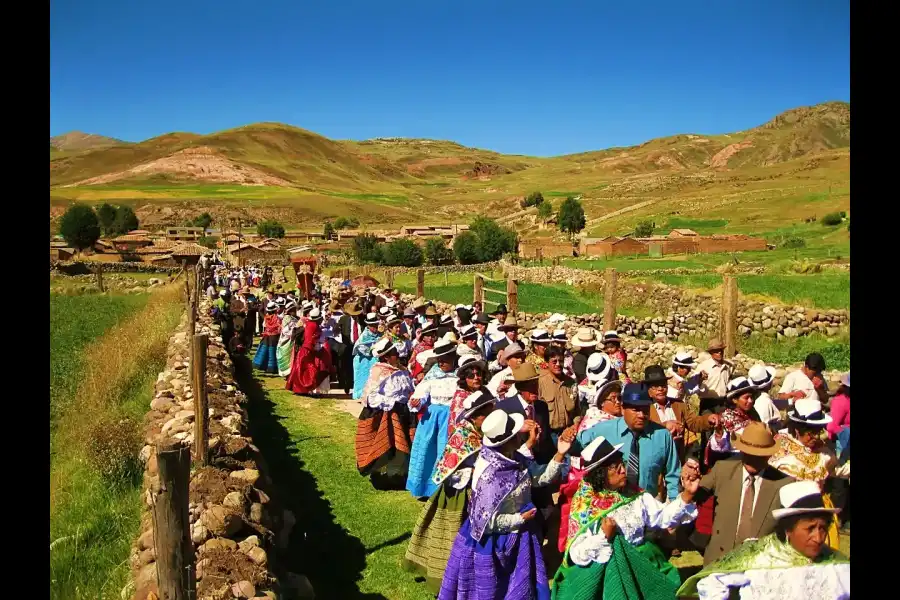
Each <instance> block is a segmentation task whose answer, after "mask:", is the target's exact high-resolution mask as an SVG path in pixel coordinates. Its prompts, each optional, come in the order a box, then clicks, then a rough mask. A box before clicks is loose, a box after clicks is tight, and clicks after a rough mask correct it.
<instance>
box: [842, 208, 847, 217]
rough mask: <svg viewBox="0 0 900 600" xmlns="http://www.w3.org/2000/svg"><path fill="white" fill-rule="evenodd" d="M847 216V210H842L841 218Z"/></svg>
mask: <svg viewBox="0 0 900 600" xmlns="http://www.w3.org/2000/svg"><path fill="white" fill-rule="evenodd" d="M846 216H847V211H846V210H842V211H841V218H842V219H843V218H844V217H846Z"/></svg>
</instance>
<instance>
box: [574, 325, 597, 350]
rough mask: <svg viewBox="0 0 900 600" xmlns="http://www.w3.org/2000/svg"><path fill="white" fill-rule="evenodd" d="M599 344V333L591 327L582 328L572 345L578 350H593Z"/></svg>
mask: <svg viewBox="0 0 900 600" xmlns="http://www.w3.org/2000/svg"><path fill="white" fill-rule="evenodd" d="M599 343H600V334H599V332H598V331H597V330H596V329H591V328H589V327H582V328H581V329H579V330H578V332H577V333H576V334H575V337H573V338H572V345H573V346H574V347H576V348H593V347H595V346H596V345H597V344H599Z"/></svg>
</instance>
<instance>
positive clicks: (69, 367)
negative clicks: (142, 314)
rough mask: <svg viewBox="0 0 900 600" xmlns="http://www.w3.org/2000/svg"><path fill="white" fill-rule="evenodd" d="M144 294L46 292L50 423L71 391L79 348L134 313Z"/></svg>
mask: <svg viewBox="0 0 900 600" xmlns="http://www.w3.org/2000/svg"><path fill="white" fill-rule="evenodd" d="M147 298H148V296H147V295H144V294H138V295H133V296H59V295H56V294H50V422H51V424H53V423H54V422H55V421H56V417H58V415H59V414H60V413H61V412H62V411H64V410H65V407H66V404H67V400H68V399H71V397H72V396H73V395H74V394H75V390H76V388H77V387H78V383H79V374H80V373H81V371H82V367H83V362H82V361H83V356H82V354H81V350H82V349H83V348H84V347H85V346H86V345H87V344H89V343H90V342H91V341H92V340H94V339H96V338H99V337H100V336H102V335H103V334H104V333H105V332H106V331H107V330H108V329H109V328H110V327H112V326H113V325H115V324H116V323H118V322H119V321H121V320H122V319H124V318H126V317H127V316H129V315H131V314H133V313H135V312H137V311H138V310H140V309H141V308H143V307H144V305H145V304H146V303H147Z"/></svg>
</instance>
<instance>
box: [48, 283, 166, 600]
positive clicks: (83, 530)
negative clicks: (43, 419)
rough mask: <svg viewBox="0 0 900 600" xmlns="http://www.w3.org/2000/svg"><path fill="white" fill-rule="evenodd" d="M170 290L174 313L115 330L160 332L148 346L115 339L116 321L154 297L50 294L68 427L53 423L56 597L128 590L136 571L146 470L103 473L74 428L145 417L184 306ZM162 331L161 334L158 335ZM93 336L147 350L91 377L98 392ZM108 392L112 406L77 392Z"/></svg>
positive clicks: (55, 416)
mask: <svg viewBox="0 0 900 600" xmlns="http://www.w3.org/2000/svg"><path fill="white" fill-rule="evenodd" d="M170 296H171V297H172V298H173V299H174V300H175V301H174V302H169V303H168V304H165V305H163V306H164V308H163V309H162V310H164V311H165V312H154V313H152V316H153V318H154V321H153V323H147V325H146V327H141V326H140V325H138V326H137V327H140V328H141V331H131V332H129V331H124V332H123V331H122V329H121V328H119V329H117V330H116V331H117V332H118V335H116V336H115V340H122V339H123V337H122V336H125V337H124V339H128V337H129V336H140V337H142V338H144V340H151V339H152V340H155V342H154V345H153V346H152V347H151V348H150V349H149V350H148V349H147V348H144V347H139V346H138V344H137V343H135V344H123V343H115V342H113V343H110V340H112V339H113V338H111V337H109V335H110V329H111V328H112V327H113V326H114V325H116V324H117V323H120V322H122V321H123V320H126V319H128V318H130V317H132V316H133V315H135V314H137V313H138V312H139V311H141V310H142V309H144V308H145V306H146V305H147V302H148V300H149V299H150V296H149V295H145V294H141V295H135V296H95V295H90V296H74V297H72V296H56V295H54V294H51V295H50V305H51V310H50V316H51V326H50V345H51V358H50V372H51V383H50V390H51V419H52V420H51V424H58V425H59V426H58V427H51V437H50V484H51V485H50V487H51V494H50V499H51V507H50V540H51V543H52V544H53V547H52V549H51V550H50V575H51V577H50V597H51V598H60V599H69V598H76V599H85V600H88V599H98V598H99V599H107V598H108V599H113V598H119V597H120V591H121V590H122V589H123V587H124V586H125V585H126V583H127V582H128V580H129V578H130V575H131V572H130V566H129V561H128V558H129V553H130V549H131V543H132V541H133V540H134V539H135V537H136V536H137V534H138V533H139V527H140V515H141V481H140V477H139V476H136V477H135V478H134V479H132V480H124V481H121V480H120V481H114V482H113V481H109V480H107V479H104V478H103V477H101V476H100V475H99V474H98V473H97V472H96V471H95V470H94V469H93V468H92V466H91V465H90V463H89V462H87V461H86V460H85V457H86V453H87V442H88V440H87V438H86V436H83V435H76V434H73V433H72V432H73V430H77V431H83V429H81V426H82V425H83V424H84V423H85V422H91V421H97V420H98V419H102V420H104V421H103V422H106V421H105V419H110V421H109V422H112V423H114V422H116V421H117V420H118V419H121V418H123V417H131V418H133V419H136V420H138V422H140V419H141V418H142V417H143V414H144V413H145V412H146V410H147V406H148V404H149V402H150V399H151V398H152V397H153V389H154V383H155V381H156V376H157V373H158V372H159V371H160V370H162V368H163V367H164V366H165V357H166V353H165V340H166V339H167V338H168V335H167V333H166V332H170V331H171V330H172V329H173V328H174V327H175V324H176V323H177V320H178V317H179V315H180V313H181V309H182V306H181V303H180V302H178V297H179V295H178V294H177V293H174V294H172V293H170ZM148 308H149V307H148ZM153 332H156V334H157V335H156V336H155V337H151V335H152V333H153ZM93 344H100V347H105V346H110V347H115V348H121V351H122V352H123V353H126V354H127V353H128V352H129V348H131V350H130V351H131V352H133V353H135V354H139V355H140V356H139V359H138V360H136V361H134V364H135V365H136V368H134V369H132V370H128V371H125V372H120V371H117V370H116V368H114V367H111V370H110V372H108V373H107V372H105V371H101V374H100V379H99V380H98V379H91V380H90V384H92V387H90V388H89V389H90V390H92V391H96V392H97V393H96V396H95V395H93V394H92V392H90V391H89V392H87V393H85V392H84V391H83V390H81V386H83V385H86V384H87V379H90V378H87V379H86V377H85V376H86V372H87V371H88V368H87V367H88V366H89V365H88V364H87V363H86V359H85V358H84V356H85V355H88V354H89V352H88V351H89V349H90V348H91V346H92V345H93ZM97 356H101V357H102V356H106V354H104V353H103V352H99V353H97V352H95V353H94V357H95V360H96V359H97ZM100 360H102V358H100ZM117 364H118V363H117ZM97 371H98V369H97V365H96V364H94V372H95V373H96V372H97ZM95 386H96V387H95ZM80 390H81V391H80ZM104 392H106V393H111V394H112V396H113V403H112V406H106V407H103V408H97V407H91V408H90V409H88V407H86V406H82V405H80V404H78V398H84V397H87V396H90V398H91V400H93V399H94V398H95V397H102V395H103V393H104ZM79 394H81V395H79ZM73 428H74V429H73Z"/></svg>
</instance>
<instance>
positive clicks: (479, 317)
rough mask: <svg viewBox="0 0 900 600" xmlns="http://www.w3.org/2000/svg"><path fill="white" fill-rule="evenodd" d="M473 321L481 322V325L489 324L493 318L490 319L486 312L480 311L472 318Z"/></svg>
mask: <svg viewBox="0 0 900 600" xmlns="http://www.w3.org/2000/svg"><path fill="white" fill-rule="evenodd" d="M472 322H473V323H478V324H480V325H487V324H489V323H490V322H491V319H490V317H488V316H487V315H486V314H484V313H483V312H480V313H478V314H477V315H475V318H474V319H472Z"/></svg>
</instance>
